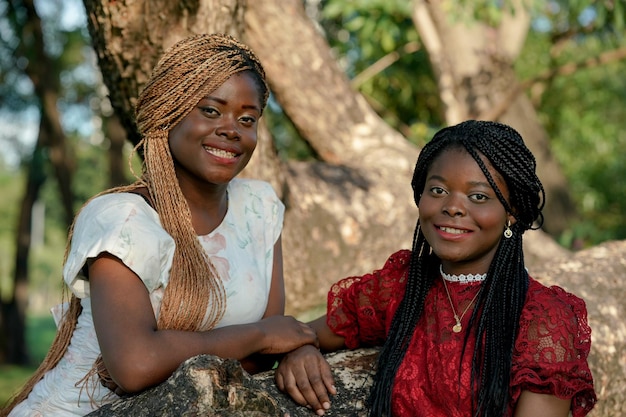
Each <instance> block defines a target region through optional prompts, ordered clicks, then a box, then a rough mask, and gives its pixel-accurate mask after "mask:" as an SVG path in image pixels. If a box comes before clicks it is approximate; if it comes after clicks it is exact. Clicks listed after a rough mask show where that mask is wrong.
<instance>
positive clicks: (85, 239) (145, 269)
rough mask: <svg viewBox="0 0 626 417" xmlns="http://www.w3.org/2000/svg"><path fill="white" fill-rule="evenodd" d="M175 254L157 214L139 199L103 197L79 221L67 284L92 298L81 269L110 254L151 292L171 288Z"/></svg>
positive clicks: (67, 266)
mask: <svg viewBox="0 0 626 417" xmlns="http://www.w3.org/2000/svg"><path fill="white" fill-rule="evenodd" d="M174 248H175V244H174V240H173V239H172V237H171V236H170V235H169V234H168V233H167V232H166V231H165V230H164V229H163V228H162V227H161V224H160V222H159V218H158V215H157V213H156V212H155V211H154V210H153V209H152V208H151V207H150V206H149V205H148V204H147V203H146V202H145V201H144V200H143V198H142V197H141V196H139V195H136V194H131V193H114V194H105V195H102V196H99V197H97V198H95V199H93V200H92V201H90V202H89V203H88V204H87V205H86V206H85V207H83V209H82V210H81V212H80V213H79V215H78V217H77V219H76V223H75V225H74V232H73V235H72V242H71V247H70V252H69V254H68V258H67V261H66V263H65V265H64V267H63V279H64V281H65V283H66V284H67V285H68V286H69V288H70V289H71V291H72V292H73V293H74V294H75V295H76V296H77V297H78V298H85V297H89V280H88V278H87V277H85V276H83V274H82V268H83V266H84V265H85V264H86V262H87V260H88V259H90V258H95V257H97V256H98V255H99V254H101V253H103V252H108V253H110V254H111V255H113V256H116V257H117V258H119V259H120V260H121V261H122V262H123V263H124V265H126V266H127V267H128V268H130V269H131V270H132V271H133V272H134V273H135V274H137V276H139V278H140V279H141V280H142V281H143V283H144V284H145V285H146V287H147V288H148V291H149V292H152V291H154V290H155V289H156V288H158V287H161V286H163V287H165V286H166V285H167V281H168V279H169V271H170V268H171V265H172V259H173V257H174Z"/></svg>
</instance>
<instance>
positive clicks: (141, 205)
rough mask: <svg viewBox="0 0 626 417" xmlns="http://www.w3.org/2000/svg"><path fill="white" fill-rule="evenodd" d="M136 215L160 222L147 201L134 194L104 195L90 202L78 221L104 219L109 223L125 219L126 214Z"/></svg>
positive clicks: (79, 215)
mask: <svg viewBox="0 0 626 417" xmlns="http://www.w3.org/2000/svg"><path fill="white" fill-rule="evenodd" d="M132 213H134V214H136V215H140V216H141V217H146V218H150V219H153V220H158V214H157V213H156V211H154V209H152V207H150V205H149V204H148V203H147V202H146V200H145V199H144V198H143V197H142V196H140V195H138V194H133V193H111V194H102V195H99V196H97V197H94V198H92V199H91V200H89V201H88V202H87V203H86V204H85V205H84V206H83V208H82V209H81V210H80V212H79V214H78V217H77V221H80V220H81V219H85V218H90V219H91V218H95V219H103V217H104V218H106V220H107V223H108V222H109V221H115V220H118V221H119V220H120V219H121V218H125V216H123V215H124V214H126V215H129V214H132Z"/></svg>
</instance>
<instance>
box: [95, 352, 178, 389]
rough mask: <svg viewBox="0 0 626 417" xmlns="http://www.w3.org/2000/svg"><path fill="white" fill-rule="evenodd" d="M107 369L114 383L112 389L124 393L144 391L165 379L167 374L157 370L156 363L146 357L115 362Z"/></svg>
mask: <svg viewBox="0 0 626 417" xmlns="http://www.w3.org/2000/svg"><path fill="white" fill-rule="evenodd" d="M107 369H108V370H109V374H110V377H111V379H112V380H113V383H114V384H113V388H114V389H113V391H116V392H119V391H122V392H123V393H126V394H136V393H139V392H142V391H145V390H146V389H148V388H150V387H152V386H154V385H157V384H159V383H161V382H163V381H164V380H165V379H167V376H163V375H161V374H160V373H159V372H158V370H159V368H158V366H157V364H156V363H154V362H153V361H151V360H150V358H148V357H142V358H138V359H137V360H128V361H124V362H122V363H116V364H113V365H111V367H110V368H108V367H107ZM109 388H111V387H109Z"/></svg>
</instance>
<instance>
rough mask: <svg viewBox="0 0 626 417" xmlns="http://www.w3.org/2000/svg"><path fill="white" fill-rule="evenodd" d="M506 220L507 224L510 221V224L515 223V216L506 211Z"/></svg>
mask: <svg viewBox="0 0 626 417" xmlns="http://www.w3.org/2000/svg"><path fill="white" fill-rule="evenodd" d="M506 222H507V224H508V223H509V222H510V223H511V224H515V223H517V219H516V218H515V216H514V215H512V214H511V213H507V215H506Z"/></svg>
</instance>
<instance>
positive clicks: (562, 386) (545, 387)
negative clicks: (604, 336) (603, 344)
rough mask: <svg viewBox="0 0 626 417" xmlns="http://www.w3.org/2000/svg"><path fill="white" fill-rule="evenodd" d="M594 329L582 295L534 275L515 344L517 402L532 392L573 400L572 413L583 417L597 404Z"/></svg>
mask: <svg viewBox="0 0 626 417" xmlns="http://www.w3.org/2000/svg"><path fill="white" fill-rule="evenodd" d="M590 348H591V329H590V328H589V325H588V324H587V308H586V306H585V303H584V301H583V300H581V299H580V298H578V297H576V296H575V295H573V294H570V293H568V292H566V291H565V290H563V289H562V288H560V287H556V286H554V287H549V288H548V287H545V286H544V285H542V284H540V283H539V282H537V281H535V280H533V279H531V282H530V286H529V289H528V296H527V298H526V304H525V305H524V309H523V310H522V317H521V318H520V330H519V335H518V337H517V340H516V342H515V351H514V353H513V368H512V374H511V376H512V378H511V391H512V395H513V403H516V402H517V400H518V398H519V396H520V394H521V392H522V391H524V390H528V391H531V392H535V393H540V394H551V395H555V396H557V397H559V398H564V399H565V398H569V399H571V400H572V416H573V417H582V416H585V415H586V414H587V413H588V412H589V411H591V409H592V408H593V406H594V405H595V403H596V394H595V391H594V389H593V377H592V375H591V371H590V369H589V365H588V363H587V356H588V355H589V349H590Z"/></svg>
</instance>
